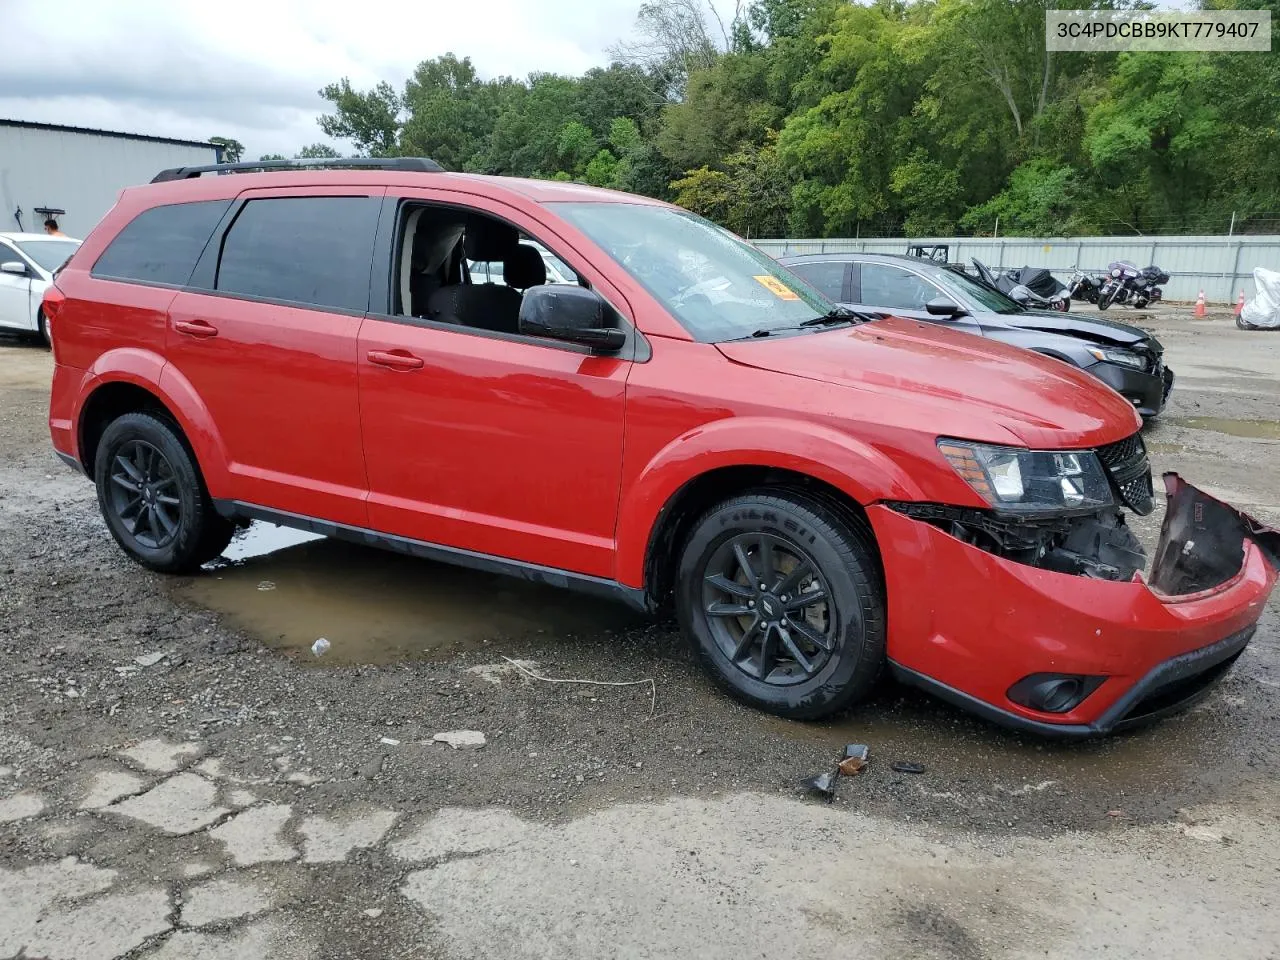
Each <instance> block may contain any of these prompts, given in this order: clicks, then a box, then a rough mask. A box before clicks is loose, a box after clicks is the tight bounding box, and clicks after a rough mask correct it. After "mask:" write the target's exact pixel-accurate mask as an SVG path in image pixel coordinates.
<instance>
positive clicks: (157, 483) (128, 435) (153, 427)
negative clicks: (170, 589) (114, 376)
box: [94, 413, 235, 573]
mask: <svg viewBox="0 0 1280 960" xmlns="http://www.w3.org/2000/svg"><path fill="white" fill-rule="evenodd" d="M94 479H95V481H96V483H97V487H98V505H99V507H100V508H101V509H102V516H103V518H104V519H105V520H106V521H107V529H109V530H110V531H111V535H112V536H113V537H115V539H116V542H117V543H118V544H120V546H121V547H122V548H123V549H124V551H125V553H127V554H129V556H131V557H133V559H135V560H137V561H138V562H139V563H141V564H142V565H143V566H145V567H150V568H151V569H152V570H158V571H160V572H162V573H187V572H190V571H192V570H194V569H196V568H197V567H199V566H200V564H202V563H204V562H206V561H208V560H212V559H213V558H214V557H216V556H218V554H220V553H221V552H222V551H223V550H224V549H225V548H226V546H227V544H228V543H229V542H230V540H231V534H232V532H233V530H234V529H235V527H234V525H233V524H232V523H231V521H229V520H227V519H225V518H223V517H221V516H219V515H218V513H217V511H215V510H214V508H213V501H212V499H211V498H210V497H209V492H208V491H207V490H206V489H205V486H204V481H203V479H202V478H201V477H200V471H199V468H198V467H197V466H196V463H195V460H194V458H193V457H192V456H191V454H190V453H188V451H187V448H186V446H185V445H184V444H183V442H182V439H181V437H180V436H179V434H178V431H177V430H176V429H175V427H174V426H173V425H172V424H171V423H169V422H168V421H167V420H164V419H161V418H159V417H156V416H154V415H152V414H149V413H127V414H125V415H124V416H122V417H119V418H118V419H116V420H113V421H112V422H111V424H110V425H109V426H108V427H107V429H106V430H105V431H104V432H103V434H102V439H101V440H100V441H99V442H98V453H97V457H96V459H95V463H94Z"/></svg>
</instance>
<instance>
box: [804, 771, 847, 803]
mask: <svg viewBox="0 0 1280 960" xmlns="http://www.w3.org/2000/svg"><path fill="white" fill-rule="evenodd" d="M839 777H840V773H839V771H838V770H828V771H827V772H826V773H819V774H817V775H815V776H812V777H805V778H804V779H803V780H801V781H800V786H801V787H802V788H803V789H804V790H806V791H808V792H809V793H812V794H816V795H817V796H819V797H822V798H823V799H824V800H826V801H827V803H830V802H831V801H832V800H834V799H835V798H836V780H838V779H839Z"/></svg>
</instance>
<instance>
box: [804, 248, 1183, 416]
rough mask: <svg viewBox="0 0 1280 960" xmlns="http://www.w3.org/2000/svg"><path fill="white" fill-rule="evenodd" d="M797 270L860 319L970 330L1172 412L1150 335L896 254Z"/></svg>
mask: <svg viewBox="0 0 1280 960" xmlns="http://www.w3.org/2000/svg"><path fill="white" fill-rule="evenodd" d="M779 260H780V262H781V263H782V264H784V265H785V266H786V267H787V268H788V269H789V270H791V271H792V272H794V273H796V274H798V275H799V276H800V277H803V278H804V279H805V280H807V281H809V283H810V284H812V285H813V286H815V287H817V288H818V289H819V290H821V291H822V292H823V293H824V294H826V295H827V297H829V298H830V299H832V300H835V301H836V302H837V303H841V304H845V305H847V306H849V307H852V308H853V309H855V310H858V311H859V312H860V313H880V314H884V315H886V316H888V315H890V314H892V315H893V316H898V317H911V318H913V319H916V320H923V321H925V322H927V323H935V324H938V325H939V326H945V327H950V328H952V329H954V330H965V331H968V332H970V333H976V334H978V335H979V336H982V337H990V338H991V339H992V340H999V341H1000V342H1001V343H1009V344H1013V345H1014V346H1018V347H1025V348H1026V349H1028V350H1034V351H1036V352H1037V353H1043V354H1046V355H1048V356H1051V357H1056V358H1057V359H1059V360H1063V361H1065V362H1067V363H1070V364H1073V365H1074V366H1077V367H1079V368H1080V369H1081V370H1086V371H1088V372H1089V373H1091V374H1093V375H1094V376H1095V377H1097V378H1098V379H1099V380H1101V381H1103V382H1104V383H1105V384H1107V385H1108V386H1109V387H1111V388H1112V389H1113V390H1115V391H1116V392H1118V393H1119V394H1121V395H1122V396H1123V397H1124V398H1125V399H1126V400H1128V401H1129V402H1130V403H1132V404H1133V406H1134V408H1135V409H1136V410H1137V411H1138V413H1139V414H1141V415H1142V416H1143V417H1148V418H1149V417H1154V416H1156V415H1157V414H1159V413H1160V411H1161V410H1163V409H1164V404H1165V401H1166V400H1167V399H1168V398H1169V391H1170V389H1172V387H1173V371H1171V370H1170V369H1169V368H1168V367H1166V366H1165V365H1164V348H1163V347H1162V346H1161V344H1160V341H1159V340H1157V339H1156V338H1155V337H1153V336H1151V335H1150V334H1149V333H1147V332H1146V331H1145V330H1141V329H1139V328H1138V327H1134V326H1130V325H1129V324H1127V323H1118V322H1116V321H1114V320H1106V319H1103V318H1101V317H1092V316H1081V315H1080V314H1078V313H1075V314H1070V313H1061V312H1059V311H1056V310H1031V309H1028V308H1026V307H1024V306H1022V305H1021V304H1019V303H1018V302H1017V301H1015V300H1012V299H1010V298H1009V297H1008V296H1006V295H1005V294H1003V293H1001V292H1000V291H999V290H998V289H996V288H994V287H992V286H990V285H988V284H986V283H983V282H981V281H979V280H975V279H974V278H973V277H970V276H968V275H967V274H964V273H961V272H960V271H958V270H954V269H952V268H950V267H947V266H946V265H944V264H940V263H934V262H932V261H929V260H922V259H920V258H917V257H905V256H898V255H894V254H871V253H814V254H806V255H801V256H787V257H780V258H779Z"/></svg>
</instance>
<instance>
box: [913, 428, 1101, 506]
mask: <svg viewBox="0 0 1280 960" xmlns="http://www.w3.org/2000/svg"><path fill="white" fill-rule="evenodd" d="M938 450H939V451H940V452H941V453H942V455H943V456H944V457H946V458H947V462H948V463H950V464H951V466H952V467H954V468H955V471H956V473H958V474H960V476H961V477H962V478H963V479H964V481H965V482H966V483H968V484H969V486H971V487H973V489H974V491H975V492H977V494H978V495H979V496H980V497H982V499H984V500H986V501H987V503H989V504H991V506H992V507H994V508H995V509H997V510H1001V511H1017V512H1021V513H1055V512H1065V511H1075V510H1089V509H1093V508H1096V507H1103V506H1106V505H1107V504H1110V503H1112V499H1111V484H1110V482H1109V481H1108V480H1107V473H1106V470H1104V469H1103V466H1102V463H1101V461H1099V460H1098V455H1097V454H1096V453H1094V452H1093V451H1092V450H1084V451H1073V452H1063V451H1060V450H1024V449H1022V448H1021V447H993V446H988V445H987V444H982V443H968V442H966V441H963V440H939V441H938Z"/></svg>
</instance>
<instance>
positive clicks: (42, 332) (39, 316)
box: [36, 310, 53, 347]
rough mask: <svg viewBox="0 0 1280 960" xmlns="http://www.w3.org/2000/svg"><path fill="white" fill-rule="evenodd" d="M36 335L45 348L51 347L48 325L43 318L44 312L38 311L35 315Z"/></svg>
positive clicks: (51, 340) (51, 341)
mask: <svg viewBox="0 0 1280 960" xmlns="http://www.w3.org/2000/svg"><path fill="white" fill-rule="evenodd" d="M36 334H37V335H38V336H39V337H40V339H41V340H42V341H43V342H44V345H45V346H46V347H52V346H53V339H52V338H51V337H50V336H49V324H48V322H47V321H46V320H45V318H44V311H43V310H40V311H37V313H36Z"/></svg>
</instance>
